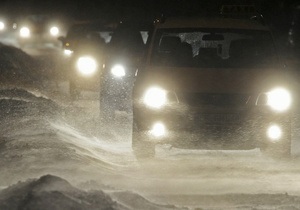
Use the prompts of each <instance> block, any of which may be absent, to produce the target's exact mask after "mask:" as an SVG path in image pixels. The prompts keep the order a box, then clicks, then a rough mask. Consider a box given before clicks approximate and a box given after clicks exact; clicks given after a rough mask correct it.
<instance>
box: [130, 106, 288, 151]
mask: <svg viewBox="0 0 300 210" xmlns="http://www.w3.org/2000/svg"><path fill="white" fill-rule="evenodd" d="M133 121H134V125H133V126H134V128H133V131H134V132H142V133H143V134H144V136H145V138H144V139H143V140H145V141H150V142H152V143H154V144H170V145H172V146H173V147H177V148H184V149H230V150H234V149H253V148H258V147H259V148H261V147H264V146H265V145H266V144H268V143H270V142H271V141H273V139H271V138H270V137H269V136H268V129H269V127H270V126H271V125H278V127H279V128H280V129H281V130H282V134H283V135H282V137H281V139H285V137H286V136H288V135H289V133H288V132H287V129H286V127H287V125H289V118H287V117H285V116H283V115H281V114H273V113H270V112H266V111H265V110H260V109H258V108H256V107H253V108H247V109H230V108H229V109H221V108H220V109H215V108H214V109H211V108H207V109H204V108H201V109H197V108H196V109H187V108H180V109H170V110H149V109H147V108H146V107H134V110H133ZM157 124H160V125H162V126H163V127H164V129H163V130H162V131H160V133H159V135H156V133H155V125H157ZM279 141H280V139H279Z"/></svg>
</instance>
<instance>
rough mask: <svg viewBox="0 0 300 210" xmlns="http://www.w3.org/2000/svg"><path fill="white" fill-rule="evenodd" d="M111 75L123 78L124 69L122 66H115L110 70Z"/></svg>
mask: <svg viewBox="0 0 300 210" xmlns="http://www.w3.org/2000/svg"><path fill="white" fill-rule="evenodd" d="M111 73H112V74H113V75H114V76H116V77H124V76H125V74H126V73H125V69H124V67H123V66H122V65H115V66H113V67H112V68H111Z"/></svg>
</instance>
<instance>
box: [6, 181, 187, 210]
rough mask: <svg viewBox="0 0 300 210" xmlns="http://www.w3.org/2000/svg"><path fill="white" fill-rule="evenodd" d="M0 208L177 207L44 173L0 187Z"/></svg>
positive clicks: (145, 209)
mask: <svg viewBox="0 0 300 210" xmlns="http://www.w3.org/2000/svg"><path fill="white" fill-rule="evenodd" d="M0 209H9V210H19V209H26V210H34V209H43V210H48V209H49V210H56V209H60V210H69V209H72V210H74V209H76V210H81V209H82V210H87V209H88V210H94V209H97V210H101V209H106V210H108V209H110V210H114V209H115V210H127V209H137V210H142V209H143V210H170V209H179V208H177V207H175V206H172V205H158V204H155V203H152V202H150V201H148V200H147V199H145V198H143V197H142V196H140V195H138V194H136V193H132V192H130V191H119V192H110V193H106V192H103V191H102V190H93V191H83V190H80V189H78V188H75V187H73V186H72V185H71V184H70V183H69V182H67V181H66V180H65V179H62V178H60V177H57V176H53V175H45V176H42V177H40V178H39V179H31V180H27V181H26V182H19V183H17V184H15V185H12V186H10V187H8V188H6V189H4V190H2V191H0ZM184 209H186V208H184Z"/></svg>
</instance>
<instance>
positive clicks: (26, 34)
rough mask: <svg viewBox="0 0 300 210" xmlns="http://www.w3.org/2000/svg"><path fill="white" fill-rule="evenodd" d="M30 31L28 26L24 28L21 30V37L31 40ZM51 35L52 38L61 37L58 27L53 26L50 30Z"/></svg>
mask: <svg viewBox="0 0 300 210" xmlns="http://www.w3.org/2000/svg"><path fill="white" fill-rule="evenodd" d="M30 33H31V32H30V29H29V28H28V27H26V26H24V27H22V28H21V29H20V36H21V37H23V38H29V37H30ZM49 33H50V35H51V36H54V37H56V36H58V35H59V28H58V27H56V26H52V27H51V28H50V29H49Z"/></svg>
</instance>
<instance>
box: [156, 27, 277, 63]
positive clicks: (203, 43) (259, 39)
mask: <svg viewBox="0 0 300 210" xmlns="http://www.w3.org/2000/svg"><path fill="white" fill-rule="evenodd" d="M154 46H155V49H154V51H153V54H152V56H151V64H152V65H156V66H175V67H196V68H197V67H206V68H219V67H226V68H237V67H242V68H249V67H259V66H274V65H275V64H276V63H277V57H276V54H275V48H274V46H273V42H272V37H271V34H270V33H269V32H267V31H255V30H235V29H199V28H195V29H161V30H158V31H157V33H156V38H155V44H154Z"/></svg>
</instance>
